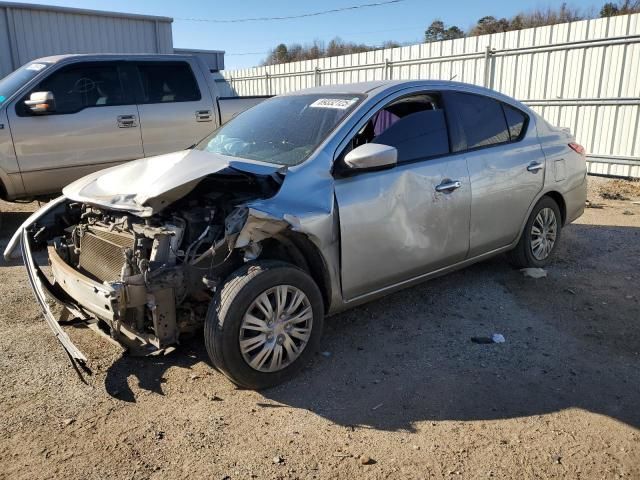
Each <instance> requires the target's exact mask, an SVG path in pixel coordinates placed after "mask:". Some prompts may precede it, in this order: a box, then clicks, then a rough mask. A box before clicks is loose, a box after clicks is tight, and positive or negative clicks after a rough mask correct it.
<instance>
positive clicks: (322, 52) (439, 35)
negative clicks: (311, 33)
mask: <svg viewBox="0 0 640 480" xmlns="http://www.w3.org/2000/svg"><path fill="white" fill-rule="evenodd" d="M639 12H640V0H620V1H618V2H607V3H605V4H604V5H602V7H601V8H600V11H599V12H598V13H597V14H595V12H593V11H591V12H587V13H583V12H582V11H581V10H580V9H578V8H573V7H569V6H568V5H567V4H566V3H563V4H562V5H561V6H560V7H559V8H555V9H554V8H547V9H535V10H531V11H528V12H521V13H518V14H517V15H514V16H513V17H510V18H504V17H503V18H498V17H494V16H491V15H488V16H485V17H482V18H480V19H479V20H478V21H477V22H476V24H475V25H473V26H472V27H470V28H469V29H468V30H467V31H464V30H463V29H461V28H460V27H459V26H457V25H446V24H445V23H444V22H443V21H442V20H440V19H435V20H433V21H432V22H431V24H430V25H429V26H428V27H427V29H426V30H425V32H424V41H425V42H437V41H440V40H452V39H456V38H463V37H473V36H477V35H486V34H491V33H500V32H509V31H513V30H522V29H524V28H533V27H542V26H545V25H555V24H558V23H566V22H574V21H576V20H585V19H589V18H596V17H600V18H603V17H613V16H616V15H626V14H629V13H639ZM400 46H402V44H401V43H399V42H394V41H387V42H384V43H383V44H382V45H367V44H364V43H354V42H348V41H344V40H342V39H341V38H339V37H336V38H334V39H333V40H330V41H329V42H328V43H327V44H325V43H324V42H321V41H318V40H315V41H314V42H313V43H312V44H309V45H301V44H299V43H293V44H288V45H287V44H284V43H280V44H279V45H277V46H276V47H275V48H273V49H272V50H270V51H269V54H268V56H267V58H266V59H265V60H264V62H263V65H277V64H279V63H288V62H296V61H299V60H315V59H317V58H324V57H334V56H337V55H348V54H351V53H363V52H369V51H371V50H378V49H380V48H394V47H400Z"/></svg>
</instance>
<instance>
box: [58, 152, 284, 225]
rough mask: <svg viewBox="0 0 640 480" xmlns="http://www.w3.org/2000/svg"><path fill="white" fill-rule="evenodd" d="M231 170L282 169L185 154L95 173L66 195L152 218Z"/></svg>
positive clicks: (260, 172) (204, 154) (268, 171)
mask: <svg viewBox="0 0 640 480" xmlns="http://www.w3.org/2000/svg"><path fill="white" fill-rule="evenodd" d="M229 167H231V168H233V169H236V170H242V171H245V172H248V173H253V174H257V175H270V174H272V173H274V172H276V171H278V169H279V168H281V167H278V166H276V165H272V164H268V163H262V162H254V161H250V160H242V161H237V160H235V158H234V157H228V156H225V155H219V154H215V153H210V152H204V151H201V150H183V151H180V152H174V153H169V154H166V155H159V156H157V157H149V158H142V159H140V160H135V161H132V162H127V163H125V164H122V165H118V166H115V167H111V168H107V169H105V170H101V171H98V172H95V173H92V174H90V175H87V176H86V177H83V178H81V179H79V180H76V181H75V182H73V183H71V184H69V185H68V186H67V187H65V188H64V189H63V190H62V193H63V194H64V196H65V197H67V198H68V199H70V200H74V201H77V202H83V203H90V204H93V205H97V206H102V207H106V208H109V209H113V210H124V211H127V212H130V213H132V214H134V215H137V216H139V217H149V216H151V215H153V214H155V213H157V212H158V211H160V210H161V209H162V208H164V207H166V206H167V205H170V204H171V203H173V202H175V201H176V200H178V199H180V198H182V197H184V196H185V195H187V194H188V193H189V192H191V190H193V189H194V188H195V186H196V185H197V184H198V183H199V182H200V180H202V179H203V178H204V177H206V176H207V175H211V174H213V173H217V172H220V171H222V170H224V169H226V168H229Z"/></svg>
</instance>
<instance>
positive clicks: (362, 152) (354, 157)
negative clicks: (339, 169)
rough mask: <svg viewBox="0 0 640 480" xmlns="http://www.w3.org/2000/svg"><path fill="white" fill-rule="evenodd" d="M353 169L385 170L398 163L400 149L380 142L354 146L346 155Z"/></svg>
mask: <svg viewBox="0 0 640 480" xmlns="http://www.w3.org/2000/svg"><path fill="white" fill-rule="evenodd" d="M344 163H345V164H346V165H347V167H349V169H351V170H383V169H385V168H392V167H395V166H396V164H397V163H398V150H397V149H396V148H395V147H390V146H388V145H381V144H379V143H365V144H364V145H360V146H359V147H357V148H354V149H353V150H351V151H350V152H349V153H347V154H346V155H345V157H344Z"/></svg>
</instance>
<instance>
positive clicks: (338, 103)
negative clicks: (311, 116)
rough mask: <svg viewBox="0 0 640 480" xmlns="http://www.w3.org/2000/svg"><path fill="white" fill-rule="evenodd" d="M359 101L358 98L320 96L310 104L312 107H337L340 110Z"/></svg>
mask: <svg viewBox="0 0 640 480" xmlns="http://www.w3.org/2000/svg"><path fill="white" fill-rule="evenodd" d="M357 101H358V99H357V98H319V99H318V100H316V101H315V102H313V103H312V104H311V105H309V106H310V107H312V108H337V109H338V110H346V109H347V108H349V107H350V106H351V105H353V104H354V103H356V102H357Z"/></svg>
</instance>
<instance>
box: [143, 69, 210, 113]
mask: <svg viewBox="0 0 640 480" xmlns="http://www.w3.org/2000/svg"><path fill="white" fill-rule="evenodd" d="M138 71H139V72H140V81H141V83H142V101H141V102H140V103H171V102H197V101H198V100H200V98H201V96H200V89H199V88H198V82H197V81H196V78H195V76H194V75H193V72H192V71H191V67H190V66H189V64H188V63H186V62H141V63H139V64H138Z"/></svg>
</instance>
